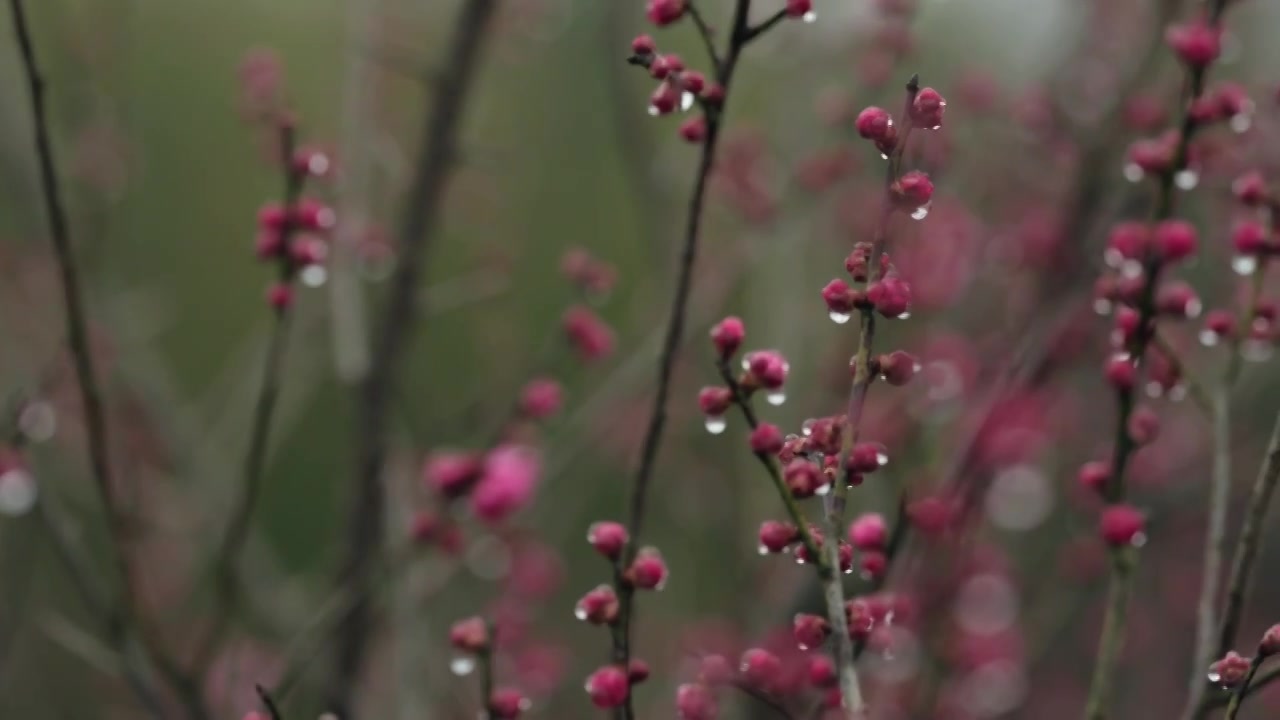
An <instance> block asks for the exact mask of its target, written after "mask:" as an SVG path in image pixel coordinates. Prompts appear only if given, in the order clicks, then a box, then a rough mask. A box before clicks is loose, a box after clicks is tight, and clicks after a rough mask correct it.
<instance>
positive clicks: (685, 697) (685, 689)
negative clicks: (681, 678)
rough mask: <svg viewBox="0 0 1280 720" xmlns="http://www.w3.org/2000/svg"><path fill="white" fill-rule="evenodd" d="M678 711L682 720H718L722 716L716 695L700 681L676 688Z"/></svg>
mask: <svg viewBox="0 0 1280 720" xmlns="http://www.w3.org/2000/svg"><path fill="white" fill-rule="evenodd" d="M676 712H677V713H678V714H679V715H680V720H716V718H718V717H719V716H720V708H719V706H718V705H717V704H716V698H715V695H713V694H712V692H711V690H710V689H709V688H708V687H707V686H706V685H702V684H700V683H685V684H683V685H681V686H680V687H679V688H677V689H676Z"/></svg>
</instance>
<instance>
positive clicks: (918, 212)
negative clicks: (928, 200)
mask: <svg viewBox="0 0 1280 720" xmlns="http://www.w3.org/2000/svg"><path fill="white" fill-rule="evenodd" d="M927 217H929V206H928V205H921V206H920V207H918V208H916V209H915V210H912V211H911V219H912V220H923V219H925V218H927Z"/></svg>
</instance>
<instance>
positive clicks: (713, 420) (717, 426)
mask: <svg viewBox="0 0 1280 720" xmlns="http://www.w3.org/2000/svg"><path fill="white" fill-rule="evenodd" d="M703 424H704V425H705V426H706V428H707V432H709V433H711V434H712V435H719V434H720V433H722V432H724V429H725V427H727V426H728V423H726V422H725V420H724V417H723V416H720V415H708V416H707V421H706V422H705V423H703Z"/></svg>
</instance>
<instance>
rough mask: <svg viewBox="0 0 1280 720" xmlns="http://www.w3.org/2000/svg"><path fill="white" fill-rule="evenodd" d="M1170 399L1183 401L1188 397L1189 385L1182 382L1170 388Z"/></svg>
mask: <svg viewBox="0 0 1280 720" xmlns="http://www.w3.org/2000/svg"><path fill="white" fill-rule="evenodd" d="M1169 399H1170V400H1172V401H1173V402H1182V401H1183V400H1186V399H1187V386H1186V385H1183V384H1181V383H1179V384H1177V385H1174V386H1173V387H1171V388H1169Z"/></svg>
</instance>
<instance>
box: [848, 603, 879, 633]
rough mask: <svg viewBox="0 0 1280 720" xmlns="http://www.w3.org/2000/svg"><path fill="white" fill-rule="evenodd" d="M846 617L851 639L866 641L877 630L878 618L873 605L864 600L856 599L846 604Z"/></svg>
mask: <svg viewBox="0 0 1280 720" xmlns="http://www.w3.org/2000/svg"><path fill="white" fill-rule="evenodd" d="M844 616H845V620H846V621H847V622H848V625H849V637H850V638H852V639H854V640H866V639H867V638H868V637H870V636H871V631H872V630H873V629H875V626H876V617H875V614H874V613H873V612H872V608H871V605H870V604H869V603H868V602H867V601H866V600H864V599H862V598H854V599H853V600H849V601H846V602H845V604H844Z"/></svg>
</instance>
